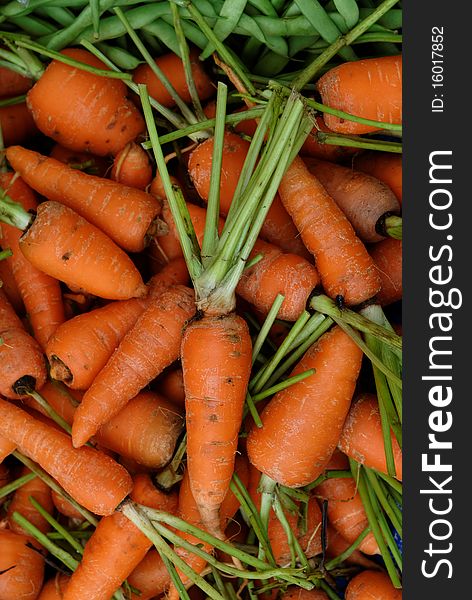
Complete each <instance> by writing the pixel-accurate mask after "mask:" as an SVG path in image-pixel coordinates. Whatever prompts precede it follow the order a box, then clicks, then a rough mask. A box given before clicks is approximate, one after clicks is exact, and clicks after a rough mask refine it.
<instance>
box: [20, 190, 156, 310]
mask: <svg viewBox="0 0 472 600" xmlns="http://www.w3.org/2000/svg"><path fill="white" fill-rule="evenodd" d="M19 244H20V249H21V251H22V252H23V254H24V255H25V257H26V258H27V259H28V260H29V261H30V263H31V264H32V265H34V266H35V267H36V268H37V269H39V270H40V271H44V272H45V273H47V274H48V275H51V276H52V277H55V278H56V279H59V281H63V282H64V283H66V284H67V285H68V286H76V287H79V288H81V289H83V290H84V291H86V292H88V293H90V294H94V295H96V296H99V297H101V298H107V299H109V300H127V299H128V298H133V297H138V296H143V295H144V294H145V293H146V286H145V285H144V283H143V281H142V279H141V275H140V274H139V272H138V270H137V269H136V267H135V266H134V264H133V262H132V261H131V259H130V258H129V257H128V256H127V255H126V254H125V253H124V252H123V251H122V250H121V249H120V248H118V246H117V245H116V244H114V242H112V240H110V238H109V237H108V236H106V235H105V234H104V233H103V232H102V231H100V230H99V229H97V228H96V227H94V226H93V225H92V224H91V223H89V222H88V221H86V220H85V219H83V218H82V217H80V216H79V215H78V214H77V213H75V212H74V211H73V210H71V209H70V208H68V207H67V206H63V205H62V204H59V203H57V202H43V203H42V204H40V205H39V206H38V212H37V215H36V218H35V220H34V223H33V225H32V226H31V227H30V228H29V229H28V230H27V231H26V233H24V234H23V235H22V237H21V238H20V242H19Z"/></svg>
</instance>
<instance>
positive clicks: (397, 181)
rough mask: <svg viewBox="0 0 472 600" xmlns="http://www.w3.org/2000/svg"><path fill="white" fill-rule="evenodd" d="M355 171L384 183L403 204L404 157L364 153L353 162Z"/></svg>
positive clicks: (383, 153)
mask: <svg viewBox="0 0 472 600" xmlns="http://www.w3.org/2000/svg"><path fill="white" fill-rule="evenodd" d="M353 166H354V168H355V169H358V170H359V171H362V172H363V173H368V174H369V175H372V176H373V177H377V179H380V181H383V182H384V183H386V184H387V185H388V187H389V188H390V189H391V190H392V192H393V193H394V194H395V196H396V198H397V200H398V202H399V203H400V206H401V204H402V189H403V188H402V157H401V156H400V155H398V154H390V153H388V152H373V151H371V152H362V153H361V154H357V155H356V156H355V157H354V160H353Z"/></svg>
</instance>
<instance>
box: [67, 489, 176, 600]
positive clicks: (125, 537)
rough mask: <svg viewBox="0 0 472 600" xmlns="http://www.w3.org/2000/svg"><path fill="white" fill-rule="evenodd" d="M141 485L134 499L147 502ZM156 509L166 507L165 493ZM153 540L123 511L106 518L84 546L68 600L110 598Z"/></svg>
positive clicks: (70, 585) (134, 492)
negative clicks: (141, 492)
mask: <svg viewBox="0 0 472 600" xmlns="http://www.w3.org/2000/svg"><path fill="white" fill-rule="evenodd" d="M140 489H141V488H138V489H136V488H133V494H134V498H135V500H136V501H137V502H139V503H140V504H144V503H145V499H146V498H147V497H148V495H147V494H146V495H144V496H143V497H141V496H140V494H139V491H140ZM162 500H163V504H162V505H161V504H160V503H159V502H156V504H155V505H154V506H153V508H157V509H161V508H162V509H164V510H165V508H164V507H167V506H168V503H167V499H166V498H165V496H164V494H163V495H162ZM151 546H152V542H151V541H150V540H149V539H148V538H147V537H146V536H145V535H144V534H143V533H142V532H141V531H140V530H139V529H138V528H137V527H136V526H135V525H134V524H133V523H132V522H131V521H130V520H129V519H128V518H127V517H125V516H124V515H123V514H122V513H121V512H114V513H113V514H111V515H109V516H106V517H103V518H102V519H101V520H100V522H99V524H98V525H97V528H96V529H95V531H94V533H93V534H92V537H91V538H90V539H89V540H88V542H87V544H86V545H85V548H84V554H83V556H82V560H81V561H80V564H79V566H78V567H77V569H76V570H75V571H74V573H73V574H72V576H71V578H70V581H69V584H68V585H67V588H66V590H65V593H64V600H82V599H83V598H87V600H109V599H110V597H111V596H112V595H113V593H114V592H115V591H116V589H117V588H118V587H119V586H120V585H121V584H122V583H123V581H124V580H125V579H126V578H127V577H128V575H129V574H130V573H131V572H132V571H133V570H134V569H135V568H136V567H137V565H138V564H139V563H140V562H141V561H142V560H143V559H144V557H145V556H146V554H147V552H148V550H149V549H150V548H151Z"/></svg>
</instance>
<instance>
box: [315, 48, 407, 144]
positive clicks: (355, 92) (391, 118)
mask: <svg viewBox="0 0 472 600" xmlns="http://www.w3.org/2000/svg"><path fill="white" fill-rule="evenodd" d="M316 88H317V90H318V91H319V92H320V94H321V99H322V102H323V104H326V105H327V106H329V107H331V108H336V109H338V110H342V111H344V112H348V113H350V114H352V115H355V116H357V117H363V118H364V119H372V120H374V121H381V122H382V123H397V124H400V123H401V122H402V57H401V55H399V56H382V57H380V58H367V59H363V60H358V61H353V62H347V63H343V64H341V65H339V66H337V67H334V68H333V69H331V70H330V71H328V72H327V73H325V74H324V75H323V76H322V77H320V79H319V80H318V82H317V84H316ZM323 118H324V122H325V123H326V125H327V126H328V127H329V128H330V129H331V130H332V131H335V132H337V133H349V134H359V133H368V132H370V131H376V128H375V127H373V126H371V125H364V124H362V123H356V122H355V121H349V120H347V119H341V118H339V117H336V116H334V115H330V114H328V113H324V116H323Z"/></svg>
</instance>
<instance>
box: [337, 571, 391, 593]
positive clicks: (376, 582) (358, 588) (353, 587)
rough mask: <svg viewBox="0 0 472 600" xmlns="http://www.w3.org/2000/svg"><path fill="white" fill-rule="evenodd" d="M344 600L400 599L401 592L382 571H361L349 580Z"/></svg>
mask: <svg viewBox="0 0 472 600" xmlns="http://www.w3.org/2000/svg"><path fill="white" fill-rule="evenodd" d="M345 594H346V595H345V598H346V600H401V597H402V592H401V590H399V589H395V588H394V587H393V585H392V582H391V580H390V577H389V576H388V575H387V573H384V572H383V571H362V572H361V573H359V574H358V575H356V576H355V577H353V578H352V579H351V581H350V582H349V584H348V586H347V588H346V592H345Z"/></svg>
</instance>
